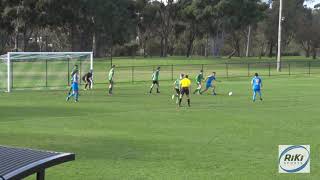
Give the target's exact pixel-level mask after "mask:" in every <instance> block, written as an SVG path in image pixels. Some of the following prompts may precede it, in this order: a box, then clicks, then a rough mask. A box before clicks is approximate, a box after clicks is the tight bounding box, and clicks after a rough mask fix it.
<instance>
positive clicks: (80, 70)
mask: <svg viewBox="0 0 320 180" xmlns="http://www.w3.org/2000/svg"><path fill="white" fill-rule="evenodd" d="M79 61H80V68H79V76H80V78H79V81H80V85H81V83H82V78H81V72H82V61H81V60H79Z"/></svg>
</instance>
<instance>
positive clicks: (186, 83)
mask: <svg viewBox="0 0 320 180" xmlns="http://www.w3.org/2000/svg"><path fill="white" fill-rule="evenodd" d="M190 88H191V81H190V79H189V76H188V75H186V76H185V78H183V79H182V80H181V81H180V91H181V92H180V99H179V107H181V102H182V97H183V95H184V94H186V96H187V98H188V106H189V107H190V92H191V89H190Z"/></svg>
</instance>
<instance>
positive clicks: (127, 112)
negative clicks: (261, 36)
mask: <svg viewBox="0 0 320 180" xmlns="http://www.w3.org/2000/svg"><path fill="white" fill-rule="evenodd" d="M263 79H264V90H263V95H264V101H263V102H256V103H253V102H252V101H251V91H250V85H249V81H250V78H230V79H228V80H227V79H222V80H223V82H221V83H219V84H218V85H217V86H218V89H217V92H218V94H219V95H218V96H216V97H213V96H210V95H209V94H206V95H203V96H192V107H191V108H186V107H182V108H180V109H179V108H177V107H176V105H175V103H174V102H173V101H172V100H171V99H170V95H171V94H172V87H171V82H168V81H166V82H161V94H157V95H156V94H153V95H146V92H147V91H148V87H149V86H150V84H149V82H148V83H135V84H129V83H120V84H116V87H115V94H114V96H112V97H110V96H107V92H106V90H105V89H103V86H102V85H98V86H96V87H97V89H96V90H94V91H86V92H81V97H80V102H79V103H77V104H76V103H74V102H68V103H66V102H65V95H66V91H16V92H14V93H11V94H4V93H3V94H0V114H1V118H0V137H1V138H0V144H2V145H10V146H18V147H29V148H36V149H48V150H54V151H62V152H75V153H76V161H74V162H71V163H67V164H64V165H60V166H57V167H54V168H51V169H49V170H48V172H47V179H49V180H50V179H51V180H56V179H59V180H79V179H86V180H97V179H103V180H104V179H112V180H114V179H137V180H140V179H150V180H155V179H159V180H160V179H161V180H162V179H172V180H179V179H181V180H185V179H197V180H198V179H202V180H204V179H226V180H229V179H237V180H238V179H243V180H248V179H252V180H255V179H258V178H259V179H265V180H270V179H279V180H282V179H283V180H285V179H296V180H304V179H305V180H307V179H308V180H310V179H314V180H317V179H319V178H320V171H318V170H317V169H319V168H320V156H319V147H320V143H319V141H318V137H319V131H320V123H319V110H318V109H319V108H318V107H319V100H320V98H319V88H320V84H319V83H318V79H319V76H315V75H312V76H311V77H309V76H304V75H302V76H292V77H288V76H275V77H263ZM229 91H233V93H234V95H233V96H231V97H229V96H227V93H228V92H229ZM280 144H310V145H311V174H300V175H293V174H290V175H284V174H278V169H277V156H278V145H280Z"/></svg>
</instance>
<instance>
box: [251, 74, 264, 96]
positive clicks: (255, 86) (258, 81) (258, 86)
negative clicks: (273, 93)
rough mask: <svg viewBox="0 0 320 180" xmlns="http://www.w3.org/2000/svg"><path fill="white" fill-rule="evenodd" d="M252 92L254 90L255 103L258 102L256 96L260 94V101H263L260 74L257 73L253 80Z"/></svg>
mask: <svg viewBox="0 0 320 180" xmlns="http://www.w3.org/2000/svg"><path fill="white" fill-rule="evenodd" d="M251 85H252V90H253V97H252V100H253V102H255V101H256V95H257V93H258V94H259V97H260V100H261V101H262V95H261V87H262V80H261V78H260V77H259V74H258V73H255V75H254V77H253V78H252V80H251Z"/></svg>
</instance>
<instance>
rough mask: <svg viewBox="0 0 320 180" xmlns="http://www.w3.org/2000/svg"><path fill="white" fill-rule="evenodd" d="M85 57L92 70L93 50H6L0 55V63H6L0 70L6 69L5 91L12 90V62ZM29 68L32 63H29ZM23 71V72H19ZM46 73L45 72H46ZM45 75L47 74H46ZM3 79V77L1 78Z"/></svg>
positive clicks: (4, 74)
mask: <svg viewBox="0 0 320 180" xmlns="http://www.w3.org/2000/svg"><path fill="white" fill-rule="evenodd" d="M83 57H86V58H87V59H90V70H91V71H92V72H93V52H8V53H7V54H4V55H1V56H0V59H1V60H2V64H3V65H6V68H1V70H3V71H6V73H5V72H4V73H3V76H6V77H5V79H7V80H6V86H7V87H6V89H7V90H6V91H7V92H11V91H12V71H13V70H12V63H13V62H30V61H38V62H41V61H42V60H45V61H46V63H47V61H53V60H58V59H68V60H69V59H76V58H83ZM30 66H31V68H32V66H34V65H30ZM21 73H23V72H21ZM46 73H47V72H46ZM46 76H47V75H46ZM2 81H4V79H2Z"/></svg>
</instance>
